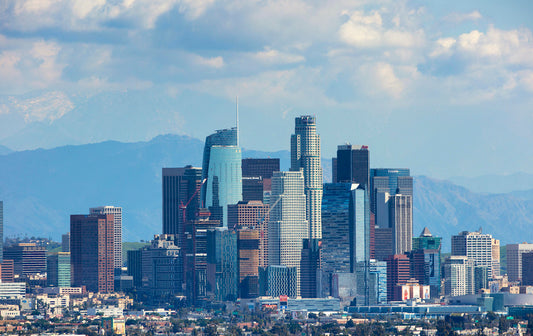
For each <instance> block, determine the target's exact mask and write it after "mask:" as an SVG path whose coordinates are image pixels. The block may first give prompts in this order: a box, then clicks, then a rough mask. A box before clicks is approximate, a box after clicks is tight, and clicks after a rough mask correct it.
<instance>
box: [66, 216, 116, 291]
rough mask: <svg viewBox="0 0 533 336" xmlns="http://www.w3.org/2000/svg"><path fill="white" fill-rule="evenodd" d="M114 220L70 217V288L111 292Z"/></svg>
mask: <svg viewBox="0 0 533 336" xmlns="http://www.w3.org/2000/svg"><path fill="white" fill-rule="evenodd" d="M114 237H115V226H114V216H113V215H111V214H107V215H103V214H102V215H71V216H70V258H71V264H72V272H73V274H72V282H73V285H74V286H86V288H87V290H88V291H91V292H100V293H111V292H113V291H114V268H115V260H114V253H115V244H114Z"/></svg>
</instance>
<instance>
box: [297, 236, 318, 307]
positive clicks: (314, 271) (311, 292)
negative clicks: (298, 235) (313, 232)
mask: <svg viewBox="0 0 533 336" xmlns="http://www.w3.org/2000/svg"><path fill="white" fill-rule="evenodd" d="M321 251H322V248H321V241H320V240H319V239H304V240H303V248H302V259H301V261H300V295H301V297H303V298H317V297H321V296H322V288H321V273H320V259H321V258H320V254H321Z"/></svg>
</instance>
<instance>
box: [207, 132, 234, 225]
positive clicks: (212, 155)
mask: <svg viewBox="0 0 533 336" xmlns="http://www.w3.org/2000/svg"><path fill="white" fill-rule="evenodd" d="M241 165H242V155H241V149H240V147H239V144H238V130H237V128H236V127H235V128H231V129H224V130H217V131H216V132H215V133H214V134H211V135H209V136H207V138H206V139H205V147H204V158H203V165H202V178H203V179H207V181H206V183H205V184H203V186H202V201H203V204H204V206H205V207H207V208H209V210H210V212H211V217H212V219H214V220H220V221H221V223H222V224H223V226H224V227H227V226H228V219H227V215H228V210H227V206H228V204H235V203H237V202H239V201H242V166H241Z"/></svg>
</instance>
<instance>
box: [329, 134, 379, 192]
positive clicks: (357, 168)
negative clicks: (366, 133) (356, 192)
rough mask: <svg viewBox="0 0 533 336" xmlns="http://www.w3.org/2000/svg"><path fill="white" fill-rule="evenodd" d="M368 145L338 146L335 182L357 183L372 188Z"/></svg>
mask: <svg viewBox="0 0 533 336" xmlns="http://www.w3.org/2000/svg"><path fill="white" fill-rule="evenodd" d="M369 162H370V159H369V151H368V146H355V145H350V144H346V145H340V146H338V147H337V174H336V180H334V181H333V182H344V183H357V184H361V185H365V186H367V188H366V189H367V190H369V188H370V166H369Z"/></svg>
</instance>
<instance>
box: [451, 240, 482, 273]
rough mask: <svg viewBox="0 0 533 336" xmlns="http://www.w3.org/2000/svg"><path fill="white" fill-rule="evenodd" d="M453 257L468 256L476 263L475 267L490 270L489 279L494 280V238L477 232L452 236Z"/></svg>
mask: <svg viewBox="0 0 533 336" xmlns="http://www.w3.org/2000/svg"><path fill="white" fill-rule="evenodd" d="M452 255H453V256H466V257H468V258H469V259H472V260H473V261H474V266H484V267H487V269H488V277H489V278H492V236H491V235H490V234H484V233H482V232H481V230H479V231H477V232H468V231H463V232H461V233H459V234H458V235H455V236H452Z"/></svg>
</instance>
